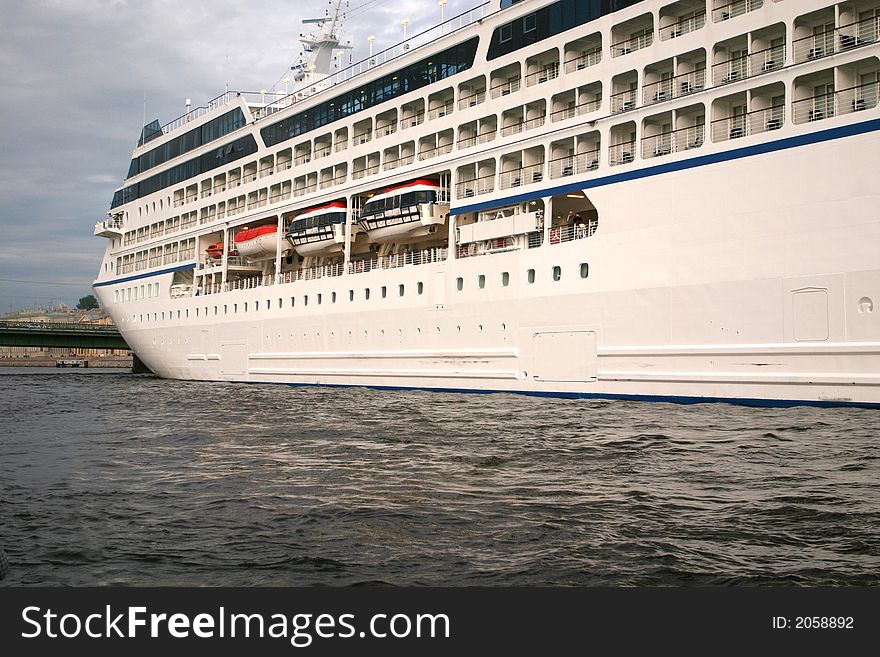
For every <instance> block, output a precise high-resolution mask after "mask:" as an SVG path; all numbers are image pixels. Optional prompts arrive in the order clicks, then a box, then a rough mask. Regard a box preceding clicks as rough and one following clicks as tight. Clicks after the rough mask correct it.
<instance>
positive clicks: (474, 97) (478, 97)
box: [458, 89, 486, 110]
mask: <svg viewBox="0 0 880 657" xmlns="http://www.w3.org/2000/svg"><path fill="white" fill-rule="evenodd" d="M485 100H486V90H485V89H483V90H481V91H477V92H476V93H473V94H471V95H470V96H465V97H464V98H460V99H459V101H458V109H460V110H463V109H467V108H468V107H474V106H476V105H479V104H480V103H482V102H485Z"/></svg>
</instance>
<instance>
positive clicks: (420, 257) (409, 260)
mask: <svg viewBox="0 0 880 657" xmlns="http://www.w3.org/2000/svg"><path fill="white" fill-rule="evenodd" d="M447 255H448V249H445V248H442V247H435V248H432V249H423V250H421V251H407V252H406V253H393V254H391V255H387V256H380V257H378V258H372V259H363V260H354V261H352V262H349V263H348V273H349V274H361V273H365V272H368V271H373V270H376V269H396V268H398V267H406V266H409V265H426V264H430V263H433V262H442V261H444V260H446V257H447Z"/></svg>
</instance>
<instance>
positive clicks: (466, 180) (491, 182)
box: [455, 158, 495, 199]
mask: <svg viewBox="0 0 880 657" xmlns="http://www.w3.org/2000/svg"><path fill="white" fill-rule="evenodd" d="M455 177H456V181H457V182H456V185H455V197H456V198H457V199H466V198H471V197H473V196H479V195H481V194H489V193H491V192H493V191H495V159H494V158H493V159H489V160H482V161H480V162H477V163H476V164H465V165H463V166H460V167H458V169H457V170H456V175H455Z"/></svg>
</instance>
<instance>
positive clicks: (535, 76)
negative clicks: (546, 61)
mask: <svg viewBox="0 0 880 657" xmlns="http://www.w3.org/2000/svg"><path fill="white" fill-rule="evenodd" d="M558 77H559V62H555V63H553V64H552V65H549V66H545V67H544V68H543V69H542V70H540V71H535V72H534V73H529V74H528V75H527V76H526V86H527V87H534V86H535V85H536V84H543V83H544V82H549V81H550V80H555V79H556V78H558Z"/></svg>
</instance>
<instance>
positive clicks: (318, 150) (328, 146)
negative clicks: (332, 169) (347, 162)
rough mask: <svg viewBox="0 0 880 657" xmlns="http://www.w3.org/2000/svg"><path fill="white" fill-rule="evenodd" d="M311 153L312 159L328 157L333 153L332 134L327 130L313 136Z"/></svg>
mask: <svg viewBox="0 0 880 657" xmlns="http://www.w3.org/2000/svg"><path fill="white" fill-rule="evenodd" d="M312 153H313V155H314V157H313V158H312V159H314V160H320V159H322V158H325V157H329V156H330V155H331V154H332V153H333V135H332V134H331V133H329V132H325V133H324V134H322V135H319V136H317V137H315V139H314V148H313V149H312Z"/></svg>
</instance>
